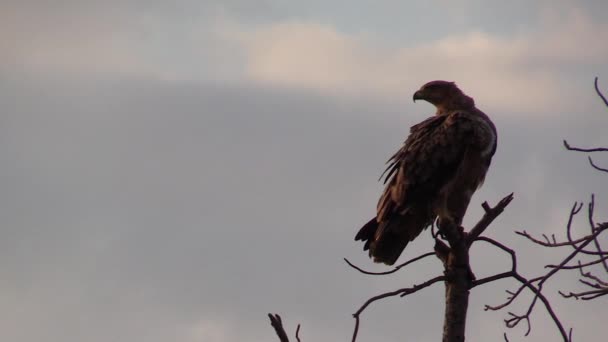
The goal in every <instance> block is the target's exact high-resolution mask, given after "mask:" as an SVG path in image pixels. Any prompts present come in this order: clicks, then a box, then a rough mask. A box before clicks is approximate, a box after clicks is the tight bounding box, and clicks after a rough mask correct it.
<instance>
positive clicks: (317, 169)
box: [0, 0, 608, 342]
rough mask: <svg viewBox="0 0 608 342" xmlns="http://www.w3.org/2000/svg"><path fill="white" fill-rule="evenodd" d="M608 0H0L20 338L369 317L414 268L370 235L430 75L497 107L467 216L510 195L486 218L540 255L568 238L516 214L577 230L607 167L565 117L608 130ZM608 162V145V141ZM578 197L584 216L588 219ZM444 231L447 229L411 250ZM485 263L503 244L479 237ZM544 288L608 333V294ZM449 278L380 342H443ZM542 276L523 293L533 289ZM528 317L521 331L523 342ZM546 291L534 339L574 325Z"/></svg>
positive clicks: (385, 325) (378, 323)
mask: <svg viewBox="0 0 608 342" xmlns="http://www.w3.org/2000/svg"><path fill="white" fill-rule="evenodd" d="M606 13H608V2H605V1H600V0H597V1H592V0H589V1H549V0H547V1H537V2H533V3H532V2H530V1H524V0H518V1H510V2H505V1H481V0H479V1H475V0H470V1H459V2H458V4H456V2H453V1H447V0H434V1H428V0H425V1H408V2H405V1H388V0H387V1H353V0H349V1H333V2H331V3H328V2H327V1H317V0H311V1H306V2H304V1H300V2H295V1H293V2H292V1H284V0H264V1H256V2H255V4H254V2H253V1H245V0H229V1H222V2H219V1H218V2H213V1H200V0H199V1H174V2H166V1H165V2H160V1H147V2H145V4H144V3H143V2H140V1H113V0H108V1H104V2H100V1H90V0H89V1H82V0H81V1H67V0H66V1H11V0H8V1H6V0H5V1H2V3H1V4H0V51H2V52H1V53H0V160H1V161H2V165H3V167H2V170H1V171H0V188H1V189H2V191H0V204H1V205H0V220H1V221H0V223H1V224H0V279H1V281H0V340H2V341H24V342H30V341H31V342H34V341H48V342H81V341H91V342H107V341H116V342H133V341H148V342H161V341H162V342H165V341H175V342H198V341H205V342H237V341H273V340H276V336H275V335H274V332H273V331H272V329H271V328H270V326H269V324H268V318H267V317H266V313H268V312H278V313H280V314H282V315H283V317H284V321H285V323H286V324H287V327H288V329H290V331H294V329H295V325H296V324H297V323H301V324H302V331H301V336H302V338H303V340H304V341H346V340H350V336H351V333H352V328H353V324H354V322H353V319H352V316H351V314H352V313H353V312H354V311H355V310H356V309H357V308H358V307H359V306H360V305H361V304H362V303H363V301H364V300H365V299H366V298H368V297H370V296H372V295H375V294H378V293H381V292H383V291H386V290H394V289H397V288H402V287H407V286H411V285H413V284H418V283H420V282H422V281H424V280H425V279H427V278H428V277H432V276H435V275H438V274H440V273H441V272H442V270H441V265H440V264H439V262H438V260H436V259H429V260H426V261H424V262H421V263H419V264H418V265H415V266H413V267H411V268H409V269H407V270H403V271H401V272H400V273H399V274H395V275H392V276H386V277H366V276H363V275H361V274H359V273H356V272H355V271H354V270H352V269H350V268H348V267H347V266H346V265H345V264H344V262H343V261H342V258H343V257H347V258H349V259H350V260H352V261H353V262H355V263H357V264H358V265H360V266H362V267H364V268H367V269H374V270H385V268H383V267H382V266H380V265H374V264H373V263H372V262H371V261H370V260H369V258H368V257H367V253H364V252H363V251H362V245H361V244H360V243H357V242H355V241H353V237H354V234H355V233H356V232H357V230H358V229H359V228H360V226H361V225H362V224H363V223H365V222H367V220H369V218H371V217H372V216H373V215H374V211H375V205H376V201H377V199H378V196H379V195H380V192H381V191H382V185H381V184H380V183H378V182H377V181H376V180H377V178H378V176H379V175H380V173H381V171H382V170H383V165H384V162H385V160H386V159H387V158H388V157H389V156H390V155H391V154H392V153H393V152H394V151H395V150H396V149H397V148H399V145H400V144H401V143H402V141H403V140H404V139H405V137H406V135H407V132H408V130H409V127H410V126H411V125H413V124H415V123H417V122H419V121H421V120H423V119H424V118H426V117H428V116H429V115H431V114H432V113H433V108H432V107H431V106H430V105H429V104H427V103H420V102H418V103H416V104H414V103H412V101H411V98H412V93H413V92H414V91H415V90H416V89H418V88H419V87H420V85H422V84H423V83H425V82H427V81H430V80H434V79H445V80H451V81H456V82H457V83H458V85H459V86H460V87H461V89H463V90H464V91H465V92H466V93H467V94H469V95H471V96H472V97H474V98H475V100H476V103H477V105H478V107H479V108H481V109H482V110H484V111H485V112H486V113H488V114H489V115H490V117H491V118H492V119H493V120H494V122H495V123H496V126H497V127H498V132H499V134H498V135H499V142H498V151H497V154H496V155H495V157H494V160H493V164H492V167H491V169H490V172H489V174H488V176H487V178H486V182H485V185H484V187H483V188H482V189H481V190H480V191H478V192H477V193H476V195H475V197H474V198H473V201H472V202H471V207H470V210H469V212H468V214H467V217H466V218H465V225H467V226H471V225H472V224H473V223H474V222H476V220H477V219H478V218H479V217H480V216H481V214H482V210H481V207H480V204H481V202H483V201H485V200H487V201H489V202H490V203H491V204H494V203H496V202H497V201H498V200H499V199H500V198H502V197H503V196H505V195H506V194H508V193H510V192H515V200H514V201H513V202H512V204H511V205H510V206H509V207H508V209H507V211H506V212H505V213H504V214H503V215H502V216H500V218H499V219H498V220H497V221H496V223H495V224H493V225H492V226H491V228H490V229H489V230H488V231H487V234H488V235H489V236H491V237H494V238H497V239H501V241H503V242H505V243H506V244H509V245H510V246H512V247H514V248H516V250H517V251H518V252H520V253H521V254H520V255H521V256H520V258H521V265H520V266H521V269H522V271H523V272H524V273H525V274H526V275H528V276H534V275H537V274H538V273H539V272H542V266H543V265H544V264H545V263H548V262H551V261H553V262H554V261H556V260H557V259H556V258H557V257H558V256H559V255H560V254H554V253H549V252H548V251H546V250H542V249H541V250H539V249H533V248H531V246H530V244H529V243H527V242H526V241H525V240H524V239H522V238H520V237H518V236H516V235H515V234H514V233H513V231H514V230H515V229H526V230H528V231H529V232H531V233H533V234H535V235H539V234H542V233H548V234H551V233H555V234H558V236H562V235H559V234H562V233H563V229H564V224H565V222H566V219H567V215H568V212H569V209H570V207H571V206H572V203H573V202H574V201H587V200H588V199H589V196H590V194H591V193H592V192H594V193H596V194H597V209H596V211H597V213H598V217H597V221H601V220H606V219H607V216H606V213H607V212H608V211H607V210H606V208H608V181H607V179H606V176H602V175H601V174H599V173H598V172H594V171H593V170H592V169H591V168H590V167H589V165H588V164H587V160H586V156H585V155H584V154H577V153H574V152H567V151H565V150H564V148H563V146H562V143H561V141H562V139H564V138H567V139H568V140H569V141H570V142H571V143H572V144H574V145H580V146H593V145H596V146H599V145H603V146H607V145H608V139H607V138H606V134H605V131H606V129H605V128H606V127H607V125H608V110H607V109H606V108H605V107H604V106H603V104H602V103H601V101H600V100H599V98H598V97H597V96H596V95H595V93H594V92H593V87H592V86H593V78H594V77H595V76H596V75H597V76H599V77H600V84H601V85H602V86H603V88H604V89H607V90H606V92H608V44H606V43H605V37H608V24H607V23H606V20H605V14H606ZM596 161H597V162H598V164H600V165H602V164H603V165H608V158H603V159H602V156H597V157H596ZM585 222H586V221H585V219H584V218H583V217H581V218H579V220H578V221H577V224H578V225H577V228H578V229H581V230H582V229H588V228H587V226H586V225H585ZM431 248H432V240H431V238H430V236H429V234H428V233H427V234H423V237H421V238H420V239H418V240H416V242H415V243H412V244H411V245H410V246H408V250H407V251H406V252H405V253H404V254H403V256H402V260H405V259H407V258H411V257H414V256H416V255H418V254H420V253H422V252H426V251H429V250H430V249H431ZM472 254H473V256H472V258H473V267H474V271H475V272H476V274H477V276H478V277H482V276H484V275H490V274H491V272H492V271H494V272H501V271H503V270H505V269H507V268H508V267H509V265H508V263H507V261H508V259H507V257H506V256H505V255H502V254H500V253H497V252H496V251H493V250H491V249H489V248H485V247H481V246H480V247H479V248H474V249H473V251H472ZM515 286H516V284H515V283H513V282H511V281H503V282H500V283H494V284H492V285H487V286H485V287H483V288H476V289H475V290H474V291H473V292H472V296H471V303H470V306H469V320H468V326H467V331H468V340H469V341H499V340H502V334H503V332H504V331H505V328H504V325H503V321H502V320H503V319H504V318H505V317H506V312H499V313H488V312H484V311H483V305H484V304H486V303H487V304H498V303H500V302H501V301H502V300H504V299H505V295H506V293H505V292H504V290H505V289H509V288H510V289H514V287H515ZM558 289H566V290H570V289H580V287H578V285H577V283H576V279H575V275H574V274H573V275H571V276H562V277H557V278H556V279H555V280H554V282H553V283H551V284H550V286H549V287H548V288H547V291H548V293H549V294H550V295H551V296H552V297H553V298H554V299H555V302H554V305H555V309H556V312H557V314H558V315H559V316H560V317H561V318H562V319H563V320H564V322H565V324H566V325H567V326H568V327H573V328H574V329H575V332H574V337H575V340H578V341H603V340H604V339H605V330H606V329H605V326H604V324H605V317H607V315H608V306H606V305H604V303H605V301H604V303H602V302H601V301H602V299H599V300H597V301H596V302H593V303H583V302H577V301H566V300H562V299H560V298H558V297H557V296H555V292H556V290H558ZM443 292H444V290H443V288H442V286H441V285H440V284H437V285H434V286H433V287H431V288H428V289H426V290H425V291H424V292H421V293H419V294H416V295H415V296H411V297H407V298H406V299H389V300H385V301H382V302H378V303H376V304H374V305H373V306H371V307H369V308H368V310H367V311H366V312H365V313H364V314H363V315H362V323H361V328H360V335H359V336H360V341H379V342H384V341H386V342H388V341H403V340H404V336H405V338H406V339H407V340H408V341H437V340H438V339H439V338H440V335H441V325H442V316H443ZM528 303H529V297H524V298H522V299H521V300H520V301H518V302H517V303H516V306H515V307H513V308H511V309H510V311H516V312H523V311H524V310H525V309H526V308H527V306H526V305H527V304H528ZM524 332H525V329H523V328H520V329H516V330H511V331H509V332H508V333H509V336H510V338H511V340H512V341H519V340H523V339H524V337H523V333H524ZM557 338H558V335H557V331H556V329H555V328H554V326H553V324H552V323H551V321H550V320H549V319H548V316H547V314H546V312H545V311H544V310H543V308H542V307H541V306H537V308H536V310H535V313H534V315H533V331H532V334H531V337H529V338H528V340H538V341H540V340H543V341H545V340H556V339H557Z"/></svg>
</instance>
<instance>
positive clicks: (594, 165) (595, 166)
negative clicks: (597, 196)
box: [587, 156, 608, 172]
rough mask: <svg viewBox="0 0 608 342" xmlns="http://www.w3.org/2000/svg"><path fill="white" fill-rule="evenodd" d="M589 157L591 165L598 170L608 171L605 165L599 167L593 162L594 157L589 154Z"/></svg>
mask: <svg viewBox="0 0 608 342" xmlns="http://www.w3.org/2000/svg"><path fill="white" fill-rule="evenodd" d="M587 158H589V164H591V167H593V168H594V169H596V170H598V171H602V172H608V169H605V168H603V167H599V166H597V165H596V164H594V163H593V159H591V156H588V157H587Z"/></svg>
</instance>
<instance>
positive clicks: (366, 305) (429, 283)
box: [352, 275, 445, 342]
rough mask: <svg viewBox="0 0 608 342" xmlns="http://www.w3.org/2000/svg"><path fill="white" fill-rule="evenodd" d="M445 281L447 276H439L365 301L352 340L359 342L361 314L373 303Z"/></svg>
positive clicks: (356, 320) (357, 312) (360, 309)
mask: <svg viewBox="0 0 608 342" xmlns="http://www.w3.org/2000/svg"><path fill="white" fill-rule="evenodd" d="M444 280H445V276H443V275H441V276H437V277H435V278H432V279H429V280H427V281H425V282H424V283H422V284H419V285H414V286H412V287H406V288H403V289H399V290H396V291H390V292H385V293H382V294H379V295H377V296H374V297H371V298H369V299H368V300H366V301H365V303H363V305H362V306H361V307H360V308H359V310H357V311H356V312H355V313H354V314H353V317H354V318H355V328H354V330H353V338H352V342H355V341H356V340H357V334H358V332H359V316H360V315H361V313H363V311H364V310H365V309H366V308H367V307H368V306H369V305H370V304H372V303H373V302H375V301H377V300H380V299H383V298H388V297H394V296H401V297H405V296H407V295H409V294H412V293H415V292H418V291H420V290H422V289H424V288H426V287H429V286H431V285H433V284H435V283H436V282H440V281H444Z"/></svg>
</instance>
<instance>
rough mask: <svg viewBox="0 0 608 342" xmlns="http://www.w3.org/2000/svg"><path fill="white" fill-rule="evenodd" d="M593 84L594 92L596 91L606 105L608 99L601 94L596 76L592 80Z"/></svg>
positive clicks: (607, 104)
mask: <svg viewBox="0 0 608 342" xmlns="http://www.w3.org/2000/svg"><path fill="white" fill-rule="evenodd" d="M593 86H594V88H595V92H596V93H597V95H598V96H599V97H600V98H601V99H602V101H604V104H605V105H606V107H608V100H606V97H605V96H604V94H602V91H601V90H600V87H599V85H598V78H597V76H596V77H595V80H594V81H593Z"/></svg>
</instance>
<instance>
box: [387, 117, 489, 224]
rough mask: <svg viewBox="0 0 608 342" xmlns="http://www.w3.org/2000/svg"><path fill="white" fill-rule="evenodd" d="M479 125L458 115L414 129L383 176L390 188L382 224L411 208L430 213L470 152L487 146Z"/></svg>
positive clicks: (423, 123)
mask: <svg viewBox="0 0 608 342" xmlns="http://www.w3.org/2000/svg"><path fill="white" fill-rule="evenodd" d="M477 123H478V116H475V115H473V114H471V113H469V112H466V111H456V112H453V113H450V114H449V115H445V116H433V117H430V118H428V119H426V120H424V121H422V122H421V123H419V124H417V125H414V126H412V127H411V129H410V135H409V136H408V138H407V140H406V141H405V142H404V144H403V146H402V147H401V148H400V149H399V150H398V151H397V152H396V153H395V154H394V155H393V156H392V157H391V158H390V159H389V160H388V162H387V164H388V167H387V168H386V170H385V171H384V173H383V174H382V176H380V178H382V177H384V175H386V177H384V183H385V184H386V187H385V190H384V192H383V194H382V196H381V197H380V200H379V201H378V208H377V212H378V215H377V218H378V222H383V221H387V220H390V217H391V215H392V214H395V213H403V212H406V211H407V210H408V208H409V207H411V206H418V207H419V206H420V205H421V204H422V205H426V206H428V207H429V209H428V210H430V207H431V206H432V203H433V201H434V199H435V198H436V197H437V196H438V195H439V192H440V190H441V189H442V187H443V186H444V185H446V184H447V183H448V182H449V181H450V179H451V178H452V177H454V175H455V174H456V172H457V170H458V167H459V163H460V162H461V161H462V160H463V158H464V155H465V152H466V150H467V149H468V148H477V147H478V145H480V144H487V141H485V140H484V141H482V140H483V139H485V136H486V135H487V134H485V135H484V134H483V133H484V132H480V128H479V127H478V126H479V125H477ZM486 140H487V139H486ZM482 147H483V148H485V147H486V145H484V146H479V148H482ZM432 219H434V216H433V218H432ZM432 219H431V222H429V224H430V223H432Z"/></svg>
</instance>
